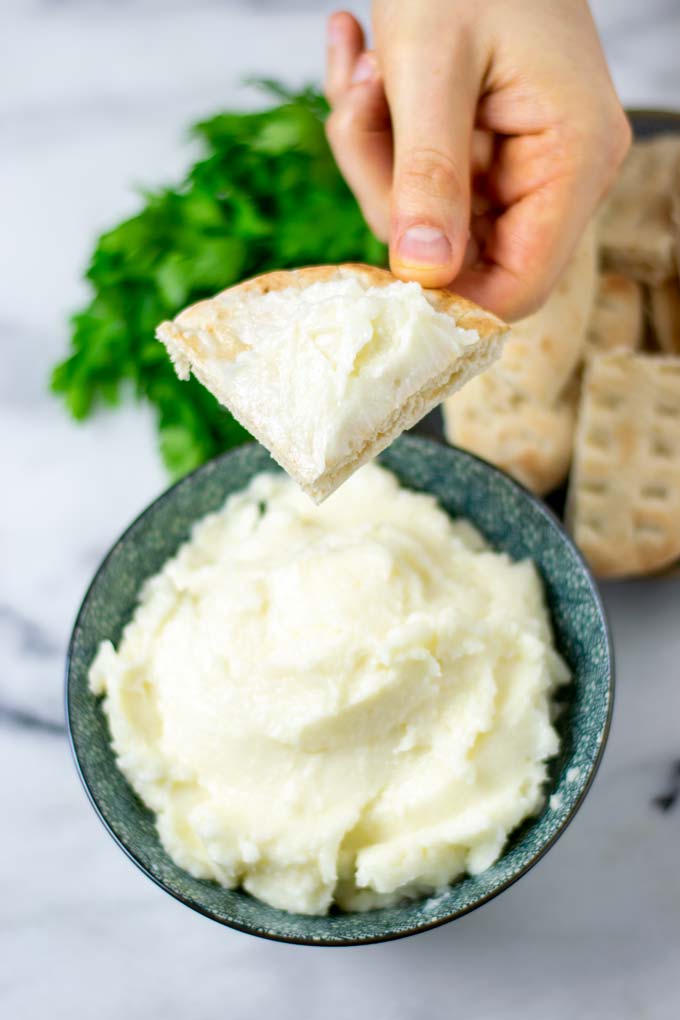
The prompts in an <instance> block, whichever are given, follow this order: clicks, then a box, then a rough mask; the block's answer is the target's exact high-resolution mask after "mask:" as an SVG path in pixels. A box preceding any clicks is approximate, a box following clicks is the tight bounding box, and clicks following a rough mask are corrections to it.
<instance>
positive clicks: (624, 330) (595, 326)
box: [586, 273, 644, 353]
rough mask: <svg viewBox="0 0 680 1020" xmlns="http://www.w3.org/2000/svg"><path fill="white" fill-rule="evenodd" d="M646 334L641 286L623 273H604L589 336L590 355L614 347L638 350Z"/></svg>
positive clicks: (601, 275) (601, 277)
mask: <svg viewBox="0 0 680 1020" xmlns="http://www.w3.org/2000/svg"><path fill="white" fill-rule="evenodd" d="M643 333H644V316H643V304H642V287H641V286H640V284H639V283H637V282H636V281H635V280H631V278H630V277H629V276H621V275H620V273H601V274H600V278H599V282H598V286H597V292H596V294H595V303H594V305H593V311H592V315H591V317H590V322H589V324H588V333H587V336H586V348H587V350H588V352H589V353H590V352H593V351H608V350H611V349H612V348H614V347H624V348H626V349H627V350H629V351H635V350H637V349H638V347H639V346H640V345H641V343H642V337H643Z"/></svg>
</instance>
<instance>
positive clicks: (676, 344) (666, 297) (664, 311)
mask: <svg viewBox="0 0 680 1020" xmlns="http://www.w3.org/2000/svg"><path fill="white" fill-rule="evenodd" d="M649 303H650V306H651V313H652V328H653V330H654V336H655V338H656V342H657V343H658V345H659V347H660V348H661V350H662V351H665V352H666V353H667V354H680V283H679V282H678V280H677V279H675V280H667V281H666V283H662V284H660V286H658V287H652V288H651V290H650V292H649Z"/></svg>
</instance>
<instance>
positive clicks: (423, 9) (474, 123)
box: [326, 0, 631, 319]
mask: <svg viewBox="0 0 680 1020" xmlns="http://www.w3.org/2000/svg"><path fill="white" fill-rule="evenodd" d="M373 38H374V47H373V49H370V50H369V49H367V48H366V41H365V36H364V31H363V29H362V27H361V25H360V24H359V22H358V21H357V20H356V18H355V17H354V16H353V15H352V14H349V13H348V12H344V11H342V12H338V13H336V14H333V15H332V16H331V17H330V19H329V23H328V53H327V76H326V95H327V97H328V100H329V102H330V105H331V108H332V110H331V114H330V116H329V119H328V122H327V132H328V138H329V142H330V144H331V147H332V149H333V152H334V155H335V157H336V160H337V162H338V165H339V167H340V169H341V171H342V173H343V175H344V176H345V178H346V180H347V182H348V184H349V186H350V187H351V188H352V190H353V191H354V193H355V195H356V197H357V200H358V201H359V204H360V205H361V208H362V210H363V213H364V216H365V217H366V220H367V222H368V224H369V225H370V227H371V228H372V229H373V231H374V232H375V234H376V235H377V236H378V237H379V238H380V239H381V240H384V241H387V242H389V249H390V265H391V268H392V271H393V272H394V273H395V275H396V276H398V277H399V278H401V279H404V280H416V281H418V282H419V283H421V284H422V285H423V286H426V287H446V286H451V287H452V288H453V289H455V290H456V291H457V292H458V293H460V294H462V295H463V296H465V297H468V298H470V299H472V300H473V301H476V302H477V303H478V304H480V305H482V306H484V307H486V308H489V309H491V310H492V311H494V312H496V313H497V314H499V315H501V316H503V317H504V318H508V319H516V318H520V317H522V316H524V315H527V314H528V313H529V312H531V311H533V310H535V309H536V308H537V307H538V306H539V305H541V304H542V303H543V301H544V300H545V298H546V297H547V295H548V294H549V292H550V290H551V289H552V287H553V285H554V283H555V281H556V280H557V278H558V276H559V275H560V272H561V271H562V269H563V268H564V266H565V264H566V262H567V260H568V258H569V255H570V254H571V252H572V250H573V248H574V246H575V244H576V242H577V240H578V238H579V236H580V234H581V233H582V231H583V229H584V227H585V225H586V223H587V222H588V220H589V219H590V218H591V216H592V215H593V212H594V210H595V208H596V206H597V204H598V203H599V201H600V199H601V198H602V196H603V195H604V194H605V193H606V191H607V189H608V187H609V185H610V184H611V182H612V180H613V178H614V176H615V174H616V171H617V169H618V167H619V165H620V164H621V161H622V160H623V158H624V156H625V154H626V152H627V150H628V148H629V146H630V139H631V132H630V126H629V124H628V121H627V119H626V116H625V114H624V112H623V110H622V108H621V104H620V103H619V100H618V98H617V95H616V92H615V90H614V86H613V84H612V81H611V78H610V75H609V71H608V68H607V63H606V60H605V57H604V54H603V52H602V48H601V45H600V41H599V38H598V34H597V30H596V28H595V25H594V22H593V19H592V16H591V13H590V9H589V7H588V4H587V3H586V2H585V0H551V2H550V3H546V2H545V0H375V2H374V4H373Z"/></svg>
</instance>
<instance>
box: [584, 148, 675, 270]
mask: <svg viewBox="0 0 680 1020" xmlns="http://www.w3.org/2000/svg"><path fill="white" fill-rule="evenodd" d="M679 161H680V138H679V137H678V136H677V135H660V136H658V137H657V138H652V139H649V140H646V141H642V142H636V143H635V144H634V145H633V146H632V148H631V150H630V152H629V153H628V156H627V157H626V159H625V161H624V163H623V166H622V167H621V170H620V171H619V175H618V177H617V179H616V180H615V182H614V184H613V186H612V188H611V191H610V192H609V194H608V196H607V198H606V199H605V201H604V203H603V205H602V208H601V211H600V215H599V217H598V231H599V236H600V245H601V250H602V256H603V260H604V265H605V268H607V269H613V270H616V271H617V272H621V273H624V274H625V275H626V276H632V277H634V278H635V279H636V280H639V281H640V282H642V283H648V284H650V286H657V285H658V284H660V283H663V282H664V280H668V279H669V278H670V277H671V276H673V275H674V273H675V266H674V252H673V248H674V230H673V223H672V215H673V214H672V195H673V190H674V187H675V184H674V182H675V178H676V174H677V167H678V162H679Z"/></svg>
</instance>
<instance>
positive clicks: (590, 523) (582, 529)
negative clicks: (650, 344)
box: [567, 350, 680, 577]
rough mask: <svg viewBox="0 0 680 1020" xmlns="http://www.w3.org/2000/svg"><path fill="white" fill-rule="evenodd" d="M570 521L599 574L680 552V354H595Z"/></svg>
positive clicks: (655, 567)
mask: <svg viewBox="0 0 680 1020" xmlns="http://www.w3.org/2000/svg"><path fill="white" fill-rule="evenodd" d="M567 522H568V525H569V527H570V530H571V531H572V533H573V535H574V539H575V540H576V543H577V544H578V546H579V547H580V549H581V550H582V552H583V553H584V555H585V556H586V558H587V559H588V561H589V563H590V565H591V567H592V568H593V570H594V571H595V573H597V574H598V575H599V576H600V577H627V576H634V575H636V574H649V573H653V572H656V571H660V570H664V569H665V568H666V567H668V566H670V565H671V564H673V563H674V562H675V561H676V560H678V559H679V558H680V358H673V357H663V356H658V355H652V356H650V355H648V354H633V353H631V352H629V351H624V350H616V351H609V352H607V353H603V354H596V355H593V357H592V358H591V359H590V360H589V362H588V365H587V368H586V372H585V376H584V381H583V395H582V400H581V407H580V411H579V421H578V427H577V432H576V441H575V446H574V465H573V469H572V472H571V479H570V487H569V494H568V499H567Z"/></svg>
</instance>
